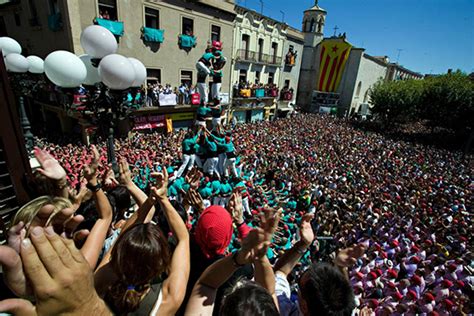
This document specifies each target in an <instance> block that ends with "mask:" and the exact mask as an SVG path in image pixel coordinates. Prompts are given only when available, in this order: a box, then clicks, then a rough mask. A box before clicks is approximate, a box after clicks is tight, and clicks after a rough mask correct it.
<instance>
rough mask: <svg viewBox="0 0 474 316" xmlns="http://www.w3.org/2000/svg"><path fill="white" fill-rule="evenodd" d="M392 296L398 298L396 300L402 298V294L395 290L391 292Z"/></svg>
mask: <svg viewBox="0 0 474 316" xmlns="http://www.w3.org/2000/svg"><path fill="white" fill-rule="evenodd" d="M393 298H394V299H396V300H398V301H401V300H402V299H403V295H402V293H400V292H395V293H393Z"/></svg>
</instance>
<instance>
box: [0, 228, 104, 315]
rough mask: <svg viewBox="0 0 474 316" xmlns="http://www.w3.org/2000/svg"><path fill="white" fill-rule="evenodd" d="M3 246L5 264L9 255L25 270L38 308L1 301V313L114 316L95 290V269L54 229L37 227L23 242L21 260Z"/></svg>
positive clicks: (24, 302) (0, 254)
mask: <svg viewBox="0 0 474 316" xmlns="http://www.w3.org/2000/svg"><path fill="white" fill-rule="evenodd" d="M12 251H13V250H12V249H11V248H9V247H6V246H0V260H1V261H2V262H4V261H5V259H7V258H6V257H5V256H6V255H9V256H10V258H8V260H10V261H16V262H18V263H19V265H20V266H23V267H24V271H25V275H26V279H27V280H28V283H29V284H31V289H32V294H34V297H35V302H36V306H33V304H32V303H31V302H30V301H27V300H23V299H7V300H3V301H1V302H0V311H2V312H13V313H14V314H15V315H28V316H29V315H59V314H66V313H69V314H74V315H87V314H94V315H111V313H110V312H109V311H108V310H107V308H106V306H105V303H104V302H103V301H102V300H100V298H99V297H98V295H97V293H96V292H95V289H94V283H93V275H92V270H91V269H90V268H89V265H88V263H87V261H86V260H85V258H84V257H83V256H82V254H81V253H80V252H79V250H77V249H76V247H75V246H74V243H73V242H72V241H71V240H67V239H64V238H61V237H60V236H59V235H57V234H55V232H54V230H53V229H52V227H49V228H47V229H46V230H44V229H43V228H41V227H35V228H34V229H33V230H32V234H31V239H25V240H23V241H22V243H21V251H20V252H21V257H20V256H19V255H18V254H17V253H15V252H14V251H13V252H12Z"/></svg>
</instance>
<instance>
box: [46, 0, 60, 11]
mask: <svg viewBox="0 0 474 316" xmlns="http://www.w3.org/2000/svg"><path fill="white" fill-rule="evenodd" d="M48 3H49V12H50V14H57V13H59V3H58V0H49V1H48Z"/></svg>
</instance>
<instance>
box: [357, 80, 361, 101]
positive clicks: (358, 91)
mask: <svg viewBox="0 0 474 316" xmlns="http://www.w3.org/2000/svg"><path fill="white" fill-rule="evenodd" d="M361 89H362V81H359V84H358V85H357V91H356V98H358V97H359V95H360V90H361Z"/></svg>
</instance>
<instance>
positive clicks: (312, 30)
mask: <svg viewBox="0 0 474 316" xmlns="http://www.w3.org/2000/svg"><path fill="white" fill-rule="evenodd" d="M309 31H310V32H315V31H316V21H315V20H314V18H312V19H311V26H310V30H309Z"/></svg>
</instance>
